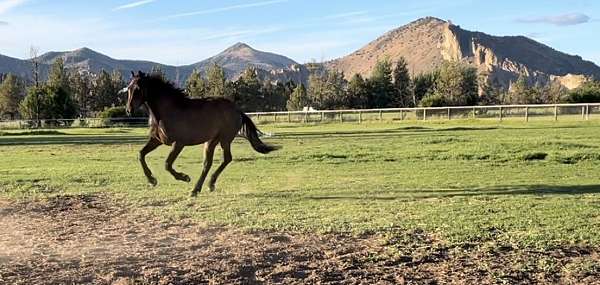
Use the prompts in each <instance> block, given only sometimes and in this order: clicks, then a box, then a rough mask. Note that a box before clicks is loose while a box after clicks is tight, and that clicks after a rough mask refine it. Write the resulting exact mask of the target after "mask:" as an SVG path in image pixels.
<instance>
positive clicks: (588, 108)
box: [585, 104, 590, 121]
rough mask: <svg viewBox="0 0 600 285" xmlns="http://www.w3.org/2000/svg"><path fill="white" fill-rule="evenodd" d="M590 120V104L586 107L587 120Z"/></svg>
mask: <svg viewBox="0 0 600 285" xmlns="http://www.w3.org/2000/svg"><path fill="white" fill-rule="evenodd" d="M589 119H590V104H587V105H585V120H586V121H587V120H589Z"/></svg>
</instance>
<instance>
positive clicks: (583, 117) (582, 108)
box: [581, 106, 585, 119]
mask: <svg viewBox="0 0 600 285" xmlns="http://www.w3.org/2000/svg"><path fill="white" fill-rule="evenodd" d="M581 119H585V106H581Z"/></svg>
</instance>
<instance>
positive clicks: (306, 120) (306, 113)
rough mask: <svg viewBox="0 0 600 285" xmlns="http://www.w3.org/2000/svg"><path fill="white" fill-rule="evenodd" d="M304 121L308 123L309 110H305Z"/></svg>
mask: <svg viewBox="0 0 600 285" xmlns="http://www.w3.org/2000/svg"><path fill="white" fill-rule="evenodd" d="M304 123H308V112H304Z"/></svg>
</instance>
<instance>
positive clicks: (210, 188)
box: [208, 185, 217, 192]
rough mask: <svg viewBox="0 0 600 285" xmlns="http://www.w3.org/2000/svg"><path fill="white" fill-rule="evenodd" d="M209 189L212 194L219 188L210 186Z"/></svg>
mask: <svg viewBox="0 0 600 285" xmlns="http://www.w3.org/2000/svg"><path fill="white" fill-rule="evenodd" d="M208 189H209V190H210V192H215V190H217V187H216V186H215V185H209V186H208Z"/></svg>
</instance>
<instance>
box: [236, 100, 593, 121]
mask: <svg viewBox="0 0 600 285" xmlns="http://www.w3.org/2000/svg"><path fill="white" fill-rule="evenodd" d="M593 114H598V115H600V103H589V104H539V105H495V106H450V107H427V108H425V107H421V108H388V109H361V110H318V111H292V112H287V111H284V112H256V113H249V114H248V115H249V116H250V117H252V118H253V119H254V120H257V121H258V122H260V123H284V122H287V123H298V122H301V123H319V122H335V121H338V122H358V123H361V122H363V121H376V120H379V121H384V120H387V121H403V120H413V121H414V120H453V119H488V120H490V119H491V120H498V121H503V120H519V119H522V120H523V121H525V122H528V121H529V120H531V119H546V120H555V121H558V120H559V118H563V119H569V120H574V119H575V120H579V119H580V120H589V119H590V118H592V115H593ZM599 118H600V116H599Z"/></svg>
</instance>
